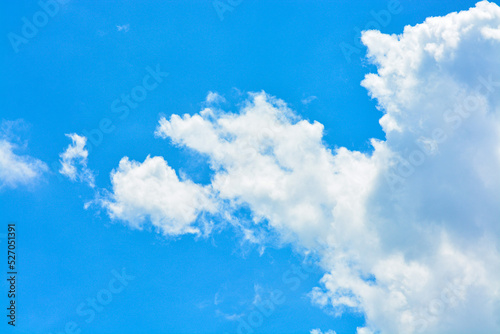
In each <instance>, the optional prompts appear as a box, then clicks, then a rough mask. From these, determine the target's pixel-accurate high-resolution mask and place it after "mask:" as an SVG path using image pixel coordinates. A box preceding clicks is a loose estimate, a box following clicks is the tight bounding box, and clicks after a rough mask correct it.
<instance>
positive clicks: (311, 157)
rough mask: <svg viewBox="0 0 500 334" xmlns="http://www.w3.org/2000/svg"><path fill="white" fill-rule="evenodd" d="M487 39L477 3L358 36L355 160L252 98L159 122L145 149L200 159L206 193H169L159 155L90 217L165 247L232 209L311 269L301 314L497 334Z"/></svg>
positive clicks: (128, 175) (494, 74)
mask: <svg viewBox="0 0 500 334" xmlns="http://www.w3.org/2000/svg"><path fill="white" fill-rule="evenodd" d="M499 32H500V8H499V7H498V6H497V5H495V4H492V3H488V2H487V1H483V2H480V3H478V4H477V5H476V7H475V8H472V9H470V10H468V11H463V12H460V13H452V14H450V15H447V16H445V17H434V18H429V19H427V20H426V21H425V22H424V23H422V24H419V25H417V26H414V27H410V26H408V27H406V28H405V30H404V32H403V34H401V35H385V34H382V33H380V32H378V31H368V32H365V33H364V34H363V38H362V40H363V42H364V43H365V44H366V46H367V47H368V55H369V58H370V59H371V61H372V62H373V63H374V64H375V65H376V66H377V69H378V73H377V74H368V75H367V76H366V78H365V80H364V81H363V83H362V84H363V86H364V87H366V88H367V89H368V91H369V94H370V95H371V96H372V97H373V98H375V99H377V101H378V104H379V106H380V108H381V109H382V110H383V111H384V116H383V117H382V118H381V120H380V124H381V125H382V127H383V129H384V131H385V133H386V140H385V141H377V140H372V146H373V151H372V152H370V153H363V152H356V151H349V150H347V149H346V148H337V149H334V150H332V149H330V148H328V147H327V146H326V145H325V143H324V142H323V141H322V137H323V126H322V125H321V124H320V123H318V122H313V123H311V122H308V121H305V120H301V119H300V118H299V117H298V116H297V115H296V114H295V113H294V112H293V111H292V110H290V109H289V108H288V107H287V106H286V104H285V103H284V102H283V101H281V100H279V99H276V98H273V97H271V96H269V95H267V94H265V93H264V92H261V93H255V94H251V95H250V98H249V100H248V101H247V103H246V105H245V106H243V107H242V108H241V110H240V112H239V113H234V114H233V113H225V112H223V111H221V110H219V109H213V110H212V109H210V108H207V109H204V110H203V112H200V114H196V115H192V116H191V115H184V116H182V117H181V116H178V115H172V116H171V117H170V119H165V118H162V119H161V120H160V122H159V125H158V127H157V130H156V135H157V136H160V137H162V138H168V139H170V140H171V141H172V142H173V143H174V144H176V145H179V146H183V147H188V148H190V149H193V150H195V151H197V152H199V153H200V154H202V155H205V156H207V157H208V158H209V161H210V167H211V168H212V170H213V171H214V176H213V178H212V182H211V184H210V185H208V186H202V185H197V184H195V183H193V182H192V181H190V180H179V178H178V177H177V175H176V173H175V171H174V170H173V169H172V168H170V167H169V166H168V165H167V162H166V161H165V160H164V159H163V158H162V157H153V158H150V157H148V158H147V159H146V160H145V161H144V162H143V163H139V162H131V161H129V160H128V158H123V159H122V161H121V162H120V165H119V167H118V169H117V170H116V171H114V172H113V173H112V184H113V192H112V193H111V194H110V195H109V196H108V197H107V198H106V200H104V201H103V202H102V203H103V205H104V206H105V207H106V208H107V209H108V211H109V213H110V215H111V217H113V218H118V219H122V220H125V221H127V222H129V223H130V224H131V225H132V226H134V227H140V226H142V225H143V224H144V221H145V218H149V219H150V220H151V222H152V224H153V225H154V226H157V227H158V228H159V229H160V230H161V231H162V232H163V233H164V234H167V235H179V234H181V233H193V232H194V233H196V232H198V231H199V227H198V225H200V224H204V222H203V219H199V217H200V215H203V214H204V213H208V214H211V215H217V214H220V215H221V216H226V215H227V213H228V210H229V212H231V210H234V211H233V212H235V211H236V210H237V208H239V207H240V206H242V205H245V206H248V207H249V208H250V209H251V211H252V213H253V216H254V222H255V225H256V226H258V225H259V224H263V223H267V224H268V225H269V226H270V227H271V228H272V229H273V230H275V231H278V232H279V233H280V235H281V236H282V238H283V240H284V241H286V242H290V243H292V244H294V245H296V246H297V248H298V249H301V250H304V251H312V252H316V253H317V254H318V255H319V256H320V258H321V263H320V264H321V266H322V267H323V268H324V269H325V271H326V272H327V274H325V276H324V277H323V279H322V281H321V286H319V287H317V288H315V289H314V290H313V291H312V292H311V298H312V300H313V301H314V302H315V303H317V304H318V305H320V306H322V307H324V308H326V309H330V310H332V311H333V312H335V313H337V314H341V313H342V312H343V311H345V310H354V311H359V312H363V313H364V314H365V316H366V319H367V327H366V328H360V329H358V333H360V334H361V333H363V334H366V333H373V332H376V331H381V333H389V334H391V333H442V334H446V333H450V334H452V333H453V334H459V333H479V332H480V333H495V332H498V331H500V251H499V243H498V242H499V237H500V224H499V219H500V191H499V189H500V173H499V171H500V101H499V99H500V58H499V57H498V55H500V38H499V36H500V33H499ZM213 96H215V95H213ZM213 96H212V97H213ZM228 208H229V209H228Z"/></svg>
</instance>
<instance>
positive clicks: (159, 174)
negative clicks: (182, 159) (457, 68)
mask: <svg viewBox="0 0 500 334" xmlns="http://www.w3.org/2000/svg"><path fill="white" fill-rule="evenodd" d="M111 181H112V185H113V194H112V196H109V197H108V198H105V199H103V200H102V205H104V206H105V207H106V208H107V209H108V211H109V214H110V215H111V217H113V218H115V219H120V220H123V221H126V222H128V223H129V224H130V225H131V226H132V227H134V228H142V227H143V225H144V222H145V220H146V218H148V219H149V220H150V221H151V222H152V224H153V226H155V227H156V228H158V229H159V230H160V231H161V232H162V233H163V234H165V235H173V236H175V235H180V234H184V233H200V232H206V230H207V228H209V224H208V223H207V225H206V226H201V227H200V226H195V225H194V223H195V221H196V219H197V218H198V215H199V213H200V212H201V211H206V212H214V211H215V209H216V206H215V204H214V203H213V202H212V200H211V198H210V191H209V189H207V188H204V187H202V186H199V185H197V184H194V183H193V182H192V181H190V180H185V181H181V180H179V178H178V177H177V175H176V173H175V171H174V170H173V169H172V168H170V167H169V166H168V165H167V162H166V161H165V160H164V159H163V158H162V157H153V158H151V157H149V156H148V157H147V158H146V160H145V161H144V162H143V163H139V162H136V161H130V160H129V159H128V158H127V157H125V158H123V159H122V160H121V161H120V165H119V167H118V169H117V170H116V171H113V172H112V174H111ZM200 229H204V231H200Z"/></svg>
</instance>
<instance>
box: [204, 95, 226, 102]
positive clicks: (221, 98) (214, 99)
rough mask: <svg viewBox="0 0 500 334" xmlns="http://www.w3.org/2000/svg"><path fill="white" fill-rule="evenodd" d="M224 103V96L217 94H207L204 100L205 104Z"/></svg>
mask: <svg viewBox="0 0 500 334" xmlns="http://www.w3.org/2000/svg"><path fill="white" fill-rule="evenodd" d="M223 102H226V99H225V98H224V96H222V95H219V94H218V93H217V92H208V94H207V97H206V99H205V103H206V104H214V103H223Z"/></svg>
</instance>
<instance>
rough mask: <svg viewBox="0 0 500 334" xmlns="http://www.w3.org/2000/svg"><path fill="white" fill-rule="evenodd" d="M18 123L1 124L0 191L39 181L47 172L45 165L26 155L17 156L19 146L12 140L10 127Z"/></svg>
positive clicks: (5, 122) (6, 122) (4, 122)
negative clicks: (16, 151)
mask: <svg viewBox="0 0 500 334" xmlns="http://www.w3.org/2000/svg"><path fill="white" fill-rule="evenodd" d="M18 123H19V122H8V121H3V122H2V130H1V131H0V189H1V188H4V187H9V188H15V187H17V186H18V185H28V184H31V183H32V182H34V181H35V180H37V179H39V178H40V176H41V175H42V174H43V173H44V172H46V171H47V170H48V167H47V165H46V164H45V163H44V162H42V161H40V160H38V159H35V158H32V157H30V156H27V155H17V154H16V153H14V151H15V150H18V149H19V145H17V144H16V143H15V139H14V138H12V136H13V135H12V133H11V130H12V127H16V124H18Z"/></svg>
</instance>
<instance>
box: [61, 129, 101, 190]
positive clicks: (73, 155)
mask: <svg viewBox="0 0 500 334" xmlns="http://www.w3.org/2000/svg"><path fill="white" fill-rule="evenodd" d="M66 136H67V137H69V138H71V141H72V143H71V144H70V145H68V147H67V148H66V150H65V151H64V152H63V153H61V154H60V155H59V157H60V158H61V160H60V162H61V169H60V170H59V173H61V174H62V175H65V176H67V177H68V178H69V179H70V180H71V181H76V180H78V181H80V182H85V183H87V184H88V185H89V186H91V187H92V188H93V187H94V186H95V184H94V174H93V173H92V171H91V170H90V169H88V168H87V157H88V154H89V152H88V151H87V149H85V145H86V143H87V138H86V137H85V136H79V135H77V134H76V133H72V134H67V135H66Z"/></svg>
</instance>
